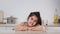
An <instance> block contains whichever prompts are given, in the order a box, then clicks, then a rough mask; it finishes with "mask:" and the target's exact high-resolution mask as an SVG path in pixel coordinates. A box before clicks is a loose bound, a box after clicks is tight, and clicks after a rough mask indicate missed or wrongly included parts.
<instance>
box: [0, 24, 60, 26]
mask: <svg viewBox="0 0 60 34" xmlns="http://www.w3.org/2000/svg"><path fill="white" fill-rule="evenodd" d="M15 25H16V24H0V27H6V26H8V27H9V26H11V27H14V26H15ZM48 27H60V24H51V25H48Z"/></svg>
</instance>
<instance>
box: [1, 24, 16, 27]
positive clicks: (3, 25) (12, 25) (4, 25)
mask: <svg viewBox="0 0 60 34" xmlns="http://www.w3.org/2000/svg"><path fill="white" fill-rule="evenodd" d="M6 26H7V27H14V26H15V24H0V27H6Z"/></svg>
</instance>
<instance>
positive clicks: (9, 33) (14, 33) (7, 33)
mask: <svg viewBox="0 0 60 34" xmlns="http://www.w3.org/2000/svg"><path fill="white" fill-rule="evenodd" d="M0 34H60V31H58V30H55V31H47V32H42V31H12V30H10V31H9V30H4V31H2V30H1V31H0Z"/></svg>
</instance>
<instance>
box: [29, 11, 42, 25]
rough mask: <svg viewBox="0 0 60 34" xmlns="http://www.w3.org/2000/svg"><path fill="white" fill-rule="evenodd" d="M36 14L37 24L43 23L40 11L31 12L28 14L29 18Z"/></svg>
mask: <svg viewBox="0 0 60 34" xmlns="http://www.w3.org/2000/svg"><path fill="white" fill-rule="evenodd" d="M34 15H35V16H36V17H37V18H38V21H37V23H36V25H37V24H40V25H42V21H41V16H40V12H31V13H30V15H29V16H28V19H29V17H31V16H34Z"/></svg>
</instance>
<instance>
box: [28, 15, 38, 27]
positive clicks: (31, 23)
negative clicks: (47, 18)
mask: <svg viewBox="0 0 60 34" xmlns="http://www.w3.org/2000/svg"><path fill="white" fill-rule="evenodd" d="M37 21H38V18H37V17H36V16H35V15H34V16H31V17H29V19H28V21H27V22H28V26H31V27H32V26H34V25H36V23H37Z"/></svg>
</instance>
